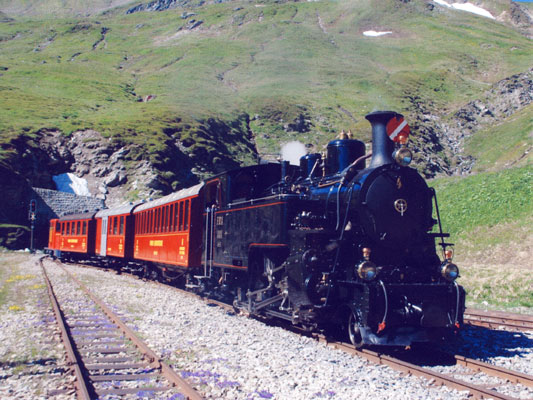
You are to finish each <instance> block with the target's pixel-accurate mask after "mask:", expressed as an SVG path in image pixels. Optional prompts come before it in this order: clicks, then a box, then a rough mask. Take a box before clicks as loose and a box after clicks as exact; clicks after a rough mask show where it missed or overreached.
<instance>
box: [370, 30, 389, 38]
mask: <svg viewBox="0 0 533 400" xmlns="http://www.w3.org/2000/svg"><path fill="white" fill-rule="evenodd" d="M390 33H392V32H391V31H384V32H376V31H364V32H363V35H365V36H371V37H376V36H383V35H388V34H390Z"/></svg>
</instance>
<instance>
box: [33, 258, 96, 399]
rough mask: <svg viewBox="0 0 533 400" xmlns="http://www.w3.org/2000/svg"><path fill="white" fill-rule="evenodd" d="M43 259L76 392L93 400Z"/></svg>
mask: <svg viewBox="0 0 533 400" xmlns="http://www.w3.org/2000/svg"><path fill="white" fill-rule="evenodd" d="M43 259H44V257H41V258H39V264H40V266H41V268H42V270H43V276H44V281H45V282H46V286H47V288H48V295H49V297H50V302H51V303H52V308H53V310H54V314H55V316H56V321H57V324H58V325H59V329H60V331H61V339H62V340H63V345H64V346H65V351H66V353H67V359H68V361H67V365H68V366H69V367H70V368H71V369H72V371H73V372H74V375H75V376H76V381H75V385H76V392H77V394H78V396H77V397H78V398H79V399H84V400H91V399H92V397H91V394H90V391H89V387H88V385H87V378H86V375H85V374H84V373H83V370H82V367H81V366H82V365H83V363H82V362H81V359H80V357H79V355H78V353H77V352H76V351H75V350H74V345H73V342H72V338H71V337H70V334H69V333H68V329H67V324H66V320H65V316H64V315H63V311H61V307H60V306H59V302H58V301H57V297H56V295H55V292H54V289H53V288H52V283H51V282H50V279H49V278H48V274H47V273H46V269H45V268H44V264H43Z"/></svg>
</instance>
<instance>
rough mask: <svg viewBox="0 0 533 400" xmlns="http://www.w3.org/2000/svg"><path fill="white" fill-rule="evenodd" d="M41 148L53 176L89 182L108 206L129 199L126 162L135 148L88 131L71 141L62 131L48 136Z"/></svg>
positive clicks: (95, 193) (151, 173)
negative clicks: (70, 174) (126, 191)
mask: <svg viewBox="0 0 533 400" xmlns="http://www.w3.org/2000/svg"><path fill="white" fill-rule="evenodd" d="M39 148H40V149H41V150H42V151H43V152H44V153H46V154H47V155H48V160H46V159H44V160H42V162H43V163H44V164H45V168H44V169H45V170H46V169H48V171H49V174H54V175H55V174H57V173H59V172H61V173H63V172H71V173H73V174H75V175H76V176H78V177H80V178H84V179H86V180H87V182H88V186H89V191H90V193H91V194H92V195H93V196H95V197H97V198H99V199H102V200H109V201H107V202H106V203H109V204H107V205H108V206H113V205H118V204H120V203H122V202H124V200H125V199H121V198H120V197H121V196H123V197H125V192H124V190H123V189H122V185H124V184H125V183H126V182H127V180H128V179H127V175H128V173H127V172H126V161H127V156H128V153H129V152H130V151H131V146H128V147H121V146H120V145H119V144H117V143H115V142H113V141H112V140H109V139H105V138H103V137H102V136H101V135H100V133H98V132H96V131H93V130H85V131H78V132H75V133H73V134H72V135H71V136H70V137H65V136H64V135H62V134H61V132H58V131H52V132H44V134H43V135H42V136H41V138H40V140H39ZM46 166H48V167H49V168H46ZM50 167H51V168H50ZM138 173H139V174H141V175H143V176H144V177H145V176H149V175H156V174H155V173H153V172H152V171H149V170H143V171H138ZM132 178H135V175H133V176H132Z"/></svg>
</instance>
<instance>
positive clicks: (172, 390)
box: [39, 259, 202, 400]
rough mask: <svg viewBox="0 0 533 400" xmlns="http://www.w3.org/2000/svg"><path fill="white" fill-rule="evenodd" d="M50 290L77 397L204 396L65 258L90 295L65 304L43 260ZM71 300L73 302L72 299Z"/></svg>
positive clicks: (80, 285)
mask: <svg viewBox="0 0 533 400" xmlns="http://www.w3.org/2000/svg"><path fill="white" fill-rule="evenodd" d="M39 262H40V266H41V268H42V270H43V275H44V278H45V282H46V285H47V287H48V293H49V296H50V300H51V303H52V307H53V309H54V313H55V315H56V320H57V322H58V324H59V328H60V331H61V337H62V340H63V343H64V345H65V348H66V352H67V357H68V360H69V366H70V367H71V369H72V370H73V371H74V374H75V376H76V381H75V384H76V391H77V397H78V398H79V399H94V398H99V397H102V396H112V397H113V398H120V397H121V396H127V395H137V396H140V397H142V396H150V395H151V396H161V395H164V394H168V395H169V396H171V395H172V394H177V393H179V394H181V396H183V398H186V399H190V400H201V399H202V396H201V395H200V394H199V393H198V392H196V391H195V390H194V389H193V388H192V387H191V386H190V385H189V384H188V383H187V382H186V381H185V380H183V379H182V378H181V377H180V376H179V375H178V374H177V373H176V372H175V371H174V370H173V369H172V368H170V367H169V366H168V365H167V364H166V363H164V362H163V361H162V360H161V359H160V358H159V357H158V356H157V354H156V353H154V352H153V351H152V350H151V349H150V348H149V347H148V346H147V345H146V344H145V343H143V342H142V341H141V340H140V339H139V338H138V337H137V336H136V335H135V334H134V333H133V331H132V330H131V329H130V328H129V327H128V326H127V325H126V324H125V323H124V322H123V321H122V320H121V319H120V318H119V317H118V316H117V315H116V314H115V313H113V312H112V311H111V310H110V309H109V307H107V306H106V305H105V304H104V303H103V302H102V301H101V300H99V299H98V298H97V297H96V296H95V295H94V294H92V293H91V292H90V291H89V290H88V289H87V287H85V285H83V283H81V282H80V281H79V280H77V279H76V278H75V277H74V276H73V275H72V274H70V272H68V271H67V270H66V269H65V268H64V267H63V266H62V265H61V264H59V265H60V266H61V268H62V269H63V270H64V271H65V273H66V274H67V275H68V276H69V278H70V279H71V280H72V281H74V282H76V284H77V285H78V286H79V287H80V289H81V290H82V292H83V293H84V294H85V296H86V298H84V299H79V300H77V301H76V303H77V304H75V305H74V304H70V303H67V304H65V307H63V308H62V307H61V306H60V303H59V301H58V299H57V297H56V295H55V292H54V289H53V286H52V283H51V281H50V279H49V277H48V274H47V272H46V268H45V266H44V262H43V259H40V260H39ZM71 303H72V302H71Z"/></svg>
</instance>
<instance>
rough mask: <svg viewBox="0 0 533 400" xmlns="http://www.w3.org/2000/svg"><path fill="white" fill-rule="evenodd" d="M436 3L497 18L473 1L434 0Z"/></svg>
mask: <svg viewBox="0 0 533 400" xmlns="http://www.w3.org/2000/svg"><path fill="white" fill-rule="evenodd" d="M433 1H434V2H435V3H437V4H440V5H441V6H445V7H448V8H455V9H456V10H462V11H467V12H470V13H473V14H477V15H481V16H482V17H486V18H490V19H495V18H494V17H493V16H492V14H491V13H490V12H488V11H487V10H485V9H484V8H481V7H478V6H475V5H473V4H471V3H452V4H450V3H448V2H446V1H444V0H433Z"/></svg>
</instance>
